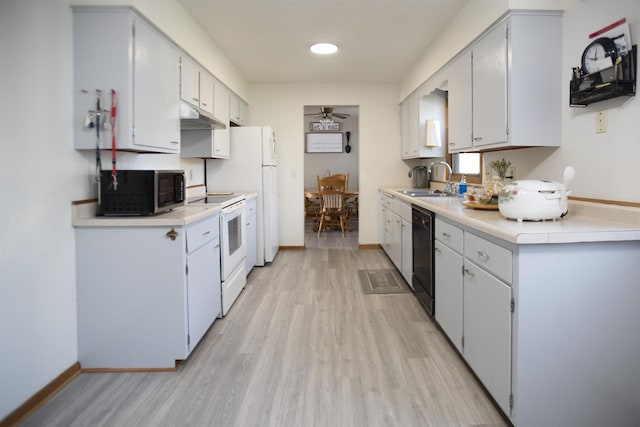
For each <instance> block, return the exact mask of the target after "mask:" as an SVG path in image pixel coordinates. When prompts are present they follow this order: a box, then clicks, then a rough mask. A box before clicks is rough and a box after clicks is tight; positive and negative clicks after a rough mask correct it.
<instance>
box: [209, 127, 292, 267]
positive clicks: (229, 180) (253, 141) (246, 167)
mask: <svg viewBox="0 0 640 427" xmlns="http://www.w3.org/2000/svg"><path fill="white" fill-rule="evenodd" d="M230 132H231V158H230V159H228V160H209V161H208V163H207V165H208V167H207V190H208V191H209V192H216V191H219V192H223V191H230V190H233V191H236V192H242V191H244V192H252V193H258V197H257V200H256V210H257V234H258V235H257V241H256V252H257V253H256V265H258V266H263V265H264V264H265V263H267V262H272V261H273V260H274V258H275V256H276V254H277V253H278V248H279V245H280V243H279V240H278V179H277V178H278V174H277V172H278V171H277V168H276V139H275V136H274V133H273V130H272V129H271V127H269V126H245V127H232V128H231V129H230Z"/></svg>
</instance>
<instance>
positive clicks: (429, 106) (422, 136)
mask: <svg viewBox="0 0 640 427" xmlns="http://www.w3.org/2000/svg"><path fill="white" fill-rule="evenodd" d="M439 79H440V75H436V76H434V77H432V78H431V79H429V81H427V82H426V83H425V84H424V85H422V86H421V87H420V88H419V89H418V90H417V91H415V92H414V93H412V94H411V96H409V98H407V99H405V100H404V101H403V102H402V104H401V105H400V116H401V117H400V121H401V124H402V158H403V159H416V158H432V157H443V156H445V155H446V111H447V107H446V104H447V93H446V92H444V91H442V90H440V89H439V85H440V82H439ZM428 122H431V126H428V125H427V123H428ZM429 134H431V135H429ZM428 135H429V136H430V138H429V139H427V136H428ZM434 136H435V138H433V137H434ZM427 141H429V142H427ZM432 144H437V145H432Z"/></svg>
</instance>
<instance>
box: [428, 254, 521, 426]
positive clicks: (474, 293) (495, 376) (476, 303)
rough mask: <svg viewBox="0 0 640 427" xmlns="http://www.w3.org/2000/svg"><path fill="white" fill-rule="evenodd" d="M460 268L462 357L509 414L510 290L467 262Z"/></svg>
mask: <svg viewBox="0 0 640 427" xmlns="http://www.w3.org/2000/svg"><path fill="white" fill-rule="evenodd" d="M464 268H465V270H464V348H463V354H464V358H465V359H466V360H467V362H468V363H469V366H471V368H472V369H473V371H474V372H475V373H476V375H478V378H480V381H482V383H483V384H484V386H485V387H486V388H487V390H488V391H489V393H491V395H492V396H493V398H494V399H495V400H496V402H497V403H498V405H499V406H500V408H501V409H502V410H503V411H504V413H505V414H509V413H510V410H509V395H510V394H511V288H510V287H509V286H508V285H506V284H504V283H503V282H501V281H500V280H498V279H496V278H495V277H493V276H491V275H490V274H489V273H487V272H485V271H484V270H482V269H481V268H479V267H478V266H476V265H475V264H473V263H472V262H470V261H468V260H465V266H464ZM436 283H437V282H436ZM436 295H438V294H437V293H436ZM438 297H439V295H438ZM436 311H437V310H436Z"/></svg>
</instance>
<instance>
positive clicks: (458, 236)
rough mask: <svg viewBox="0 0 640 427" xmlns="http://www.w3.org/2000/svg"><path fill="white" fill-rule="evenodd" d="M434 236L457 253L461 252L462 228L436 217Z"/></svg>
mask: <svg viewBox="0 0 640 427" xmlns="http://www.w3.org/2000/svg"><path fill="white" fill-rule="evenodd" d="M435 237H436V239H438V240H440V241H441V242H442V243H445V244H446V245H447V246H449V247H450V248H451V249H453V250H454V251H456V252H458V253H459V254H461V253H462V242H463V233H462V229H460V228H458V227H456V226H455V225H451V224H449V223H448V222H444V221H442V220H441V219H438V218H436V228H435Z"/></svg>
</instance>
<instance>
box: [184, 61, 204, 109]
mask: <svg viewBox="0 0 640 427" xmlns="http://www.w3.org/2000/svg"><path fill="white" fill-rule="evenodd" d="M199 81H200V72H199V70H198V66H197V65H196V64H195V63H194V62H192V61H191V60H190V59H189V58H187V57H186V56H181V57H180V99H181V100H183V101H184V102H186V103H187V104H189V105H191V106H193V107H195V108H198V107H199V106H200V83H199Z"/></svg>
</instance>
